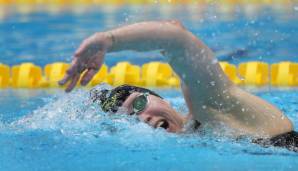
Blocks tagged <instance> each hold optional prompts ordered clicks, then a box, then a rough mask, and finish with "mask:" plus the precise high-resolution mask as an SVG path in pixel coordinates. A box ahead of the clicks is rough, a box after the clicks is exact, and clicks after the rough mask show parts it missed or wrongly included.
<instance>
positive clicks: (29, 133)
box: [0, 6, 298, 170]
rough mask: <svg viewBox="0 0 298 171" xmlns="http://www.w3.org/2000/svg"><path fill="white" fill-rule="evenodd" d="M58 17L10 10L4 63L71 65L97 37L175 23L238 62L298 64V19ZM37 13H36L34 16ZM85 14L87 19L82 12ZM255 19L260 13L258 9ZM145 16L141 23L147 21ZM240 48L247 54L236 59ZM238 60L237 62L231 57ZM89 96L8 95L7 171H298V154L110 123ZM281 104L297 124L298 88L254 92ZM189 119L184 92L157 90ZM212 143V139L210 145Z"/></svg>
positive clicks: (209, 11)
mask: <svg viewBox="0 0 298 171" xmlns="http://www.w3.org/2000/svg"><path fill="white" fill-rule="evenodd" d="M85 8H86V9H81V8H80V10H73V9H56V10H49V11H47V12H42V11H39V10H37V9H35V10H36V11H35V12H30V13H28V12H26V14H23V13H21V12H20V11H19V12H16V7H11V8H6V10H7V11H6V13H5V15H4V18H3V17H2V20H1V22H0V34H1V37H0V47H1V57H0V62H2V63H5V64H9V65H15V64H19V63H20V62H25V61H30V62H34V63H36V64H38V65H41V66H43V65H45V64H48V63H51V62H56V61H69V60H70V56H71V54H72V53H73V51H74V50H75V48H76V47H77V46H78V44H79V43H80V41H81V40H82V39H83V38H84V37H86V36H88V35H90V34H92V33H93V32H95V31H98V30H103V29H107V28H111V27H115V26H117V25H118V24H125V23H131V22H135V21H140V20H148V19H163V18H176V19H180V20H182V21H183V23H184V24H185V25H186V27H187V28H189V29H190V30H191V31H193V32H194V33H195V34H197V35H200V37H202V39H203V40H204V41H206V42H207V44H208V45H209V46H211V47H212V48H213V49H215V50H216V51H217V55H218V56H219V58H220V59H224V60H227V61H229V62H231V63H239V62H244V61H251V60H262V61H265V62H268V63H273V62H277V61H280V60H291V61H296V62H297V50H296V47H297V44H298V40H297V39H295V37H297V34H298V33H297V31H296V30H297V29H298V24H297V23H298V22H297V20H298V16H297V13H298V12H297V10H296V8H293V7H284V8H285V9H284V8H283V7H280V8H277V9H273V8H271V7H264V8H257V7H256V9H254V10H253V11H252V12H247V9H246V10H244V9H242V8H233V10H234V12H232V13H228V12H225V13H222V12H220V11H219V10H218V9H217V8H216V7H214V6H210V7H205V8H203V7H193V6H162V7H156V6H148V7H146V8H144V7H138V6H134V7H129V6H128V7H117V8H115V7H110V8H111V9H109V10H107V9H105V8H99V7H96V8H90V7H85ZM31 10H34V9H31ZM82 10H83V11H82ZM250 10H251V9H250ZM141 14H142V15H141ZM235 49H238V50H239V49H240V51H239V52H238V53H234V52H235ZM231 53H234V54H235V55H234V56H233V57H231V56H229V55H228V54H231ZM106 59H107V64H108V65H113V64H115V63H116V62H118V61H122V60H130V61H132V63H136V64H142V63H145V62H148V61H151V60H158V59H161V57H160V56H159V55H158V54H157V53H154V52H153V53H148V54H139V53H132V52H122V53H120V54H119V53H118V54H110V55H109V56H108V57H107V58H106ZM87 91H88V90H87V89H81V90H77V91H75V92H73V93H70V94H64V93H63V91H62V90H60V89H39V90H23V89H3V90H0V94H1V96H0V146H1V148H0V170H123V169H126V170H297V168H298V166H297V164H298V159H297V153H294V152H290V151H287V150H285V149H280V148H262V147H260V146H258V145H255V144H251V143H249V142H248V141H245V140H243V141H237V142H235V141H232V140H229V139H226V138H223V137H220V136H216V133H207V134H204V135H202V134H200V133H194V134H184V135H175V134H170V133H166V132H164V131H163V130H159V129H157V130H154V129H152V128H150V127H149V126H147V125H146V124H144V123H139V122H136V120H135V118H129V117H126V116H107V115H104V114H102V113H100V111H99V107H98V106H96V105H93V104H91V103H90V101H89V100H88V93H87ZM248 91H250V92H253V93H254V94H256V95H258V96H260V97H262V98H264V99H266V100H268V101H270V102H271V103H273V104H275V105H277V106H278V107H279V108H280V109H281V110H282V111H283V112H285V113H286V115H287V116H288V117H289V118H290V119H291V120H292V121H293V122H294V126H295V129H296V130H297V129H298V128H297V124H298V117H297V116H298V115H297V114H298V103H297V97H298V91H297V89H293V88H291V89H286V88H284V89H274V88H271V87H263V88H262V89H254V88H251V89H248ZM157 92H158V93H160V94H161V95H162V96H163V97H165V98H166V100H168V101H170V103H171V104H172V105H173V106H174V107H175V108H176V109H178V110H179V111H182V112H187V109H186V107H185V103H184V100H183V98H182V95H181V92H180V91H178V90H174V89H172V90H157ZM210 134H212V136H210Z"/></svg>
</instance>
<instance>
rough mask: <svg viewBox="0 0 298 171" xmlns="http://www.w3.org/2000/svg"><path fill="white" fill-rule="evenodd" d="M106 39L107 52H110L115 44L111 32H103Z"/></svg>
mask: <svg viewBox="0 0 298 171" xmlns="http://www.w3.org/2000/svg"><path fill="white" fill-rule="evenodd" d="M105 34H106V37H107V40H106V41H107V51H108V52H111V51H112V49H113V47H114V45H115V43H116V38H115V36H114V34H113V33H112V32H111V31H107V32H105Z"/></svg>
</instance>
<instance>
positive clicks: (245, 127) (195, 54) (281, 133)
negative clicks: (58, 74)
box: [59, 21, 298, 151]
mask: <svg viewBox="0 0 298 171" xmlns="http://www.w3.org/2000/svg"><path fill="white" fill-rule="evenodd" d="M123 50H132V51H140V52H146V51H153V50H160V51H161V53H162V55H163V56H164V57H165V58H166V59H167V61H168V63H169V64H170V65H171V66H172V68H173V69H174V71H175V72H176V73H177V74H178V75H179V77H180V78H181V80H182V85H181V88H182V92H183V94H184V99H185V101H186V104H187V107H188V111H189V114H188V115H187V116H184V115H182V114H180V113H179V112H177V111H175V110H174V109H173V108H172V107H171V106H170V105H169V103H168V102H166V101H165V100H164V99H163V98H162V97H161V96H159V95H158V94H156V93H155V92H153V91H151V90H148V89H145V88H140V87H135V86H129V85H123V86H119V87H116V88H115V89H112V90H102V91H96V90H94V91H93V92H91V94H92V95H91V96H92V99H93V101H94V102H98V103H99V104H100V106H101V108H102V110H103V111H105V112H112V113H115V112H117V110H118V109H119V107H123V108H126V109H127V114H130V115H137V117H138V118H139V119H140V120H141V121H144V122H145V123H147V124H149V125H150V126H152V127H154V128H158V127H161V128H164V129H165V130H167V131H168V132H173V133H180V132H183V128H184V126H185V125H186V124H187V123H189V122H190V121H195V123H197V124H194V125H195V126H196V127H199V128H198V129H200V128H204V125H208V126H209V127H212V129H214V131H216V132H222V134H223V136H231V135H230V133H226V132H224V131H222V130H221V129H222V127H223V126H225V127H227V128H229V129H230V130H232V131H231V132H232V136H233V137H236V138H237V137H241V136H247V137H251V138H252V139H253V142H255V143H259V144H262V145H273V146H282V147H286V148H288V149H291V150H295V151H298V133H296V132H295V131H293V125H292V123H291V121H290V120H289V119H288V118H287V117H286V116H285V115H284V114H283V113H282V112H281V111H280V110H279V109H278V108H276V107H275V106H273V105H272V104H270V103H268V102H266V101H264V100H262V99H261V98H259V97H257V96H254V95H252V94H250V93H248V92H246V91H244V90H242V89H240V88H239V87H237V86H236V85H235V84H233V83H232V82H231V81H230V80H229V79H228V78H227V77H226V75H225V74H224V72H223V71H222V69H221V68H220V65H219V64H218V62H217V59H216V58H215V57H214V54H213V52H212V51H211V50H210V49H209V48H208V47H207V46H206V45H205V44H204V43H203V42H202V41H201V40H199V39H198V38H197V37H196V36H195V35H193V34H192V33H191V32H189V31H188V30H187V29H186V28H185V27H184V26H183V25H182V24H181V23H180V22H179V21H150V22H141V23H136V24H131V25H127V26H123V27H120V28H116V29H112V30H109V31H106V32H98V33H95V34H94V35H92V36H91V37H89V38H87V39H86V40H84V41H83V43H82V44H81V45H80V47H79V48H78V49H77V51H76V52H75V54H74V57H73V61H72V64H71V67H70V68H69V70H68V71H67V74H66V76H65V77H64V78H63V79H62V80H61V81H60V82H59V84H60V85H65V84H67V83H68V85H67V88H66V91H67V92H69V91H71V90H72V89H73V88H74V87H75V85H76V84H77V82H78V81H79V78H80V76H81V75H82V74H83V75H82V79H81V81H80V83H81V85H83V86H84V85H87V84H88V82H89V81H90V80H91V79H92V77H93V76H94V75H95V74H96V73H97V72H98V70H99V69H100V67H101V66H102V64H103V62H104V56H105V54H106V53H110V52H119V51H123Z"/></svg>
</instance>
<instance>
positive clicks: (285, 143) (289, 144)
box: [253, 131, 298, 152]
mask: <svg viewBox="0 0 298 171" xmlns="http://www.w3.org/2000/svg"><path fill="white" fill-rule="evenodd" d="M253 143H257V144H260V145H262V146H264V147H269V146H275V147H283V148H287V149H288V150H291V151H295V152H298V132H296V131H291V132H288V133H284V134H281V135H277V136H275V137H273V138H270V139H256V140H253Z"/></svg>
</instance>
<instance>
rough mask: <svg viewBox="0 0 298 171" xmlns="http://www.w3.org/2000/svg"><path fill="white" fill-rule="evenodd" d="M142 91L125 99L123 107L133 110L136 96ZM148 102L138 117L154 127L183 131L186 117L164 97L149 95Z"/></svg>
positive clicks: (129, 110)
mask: <svg viewBox="0 0 298 171" xmlns="http://www.w3.org/2000/svg"><path fill="white" fill-rule="evenodd" d="M139 95H140V93H138V92H135V93H132V94H131V95H130V96H128V98H127V99H126V100H125V101H124V103H123V105H122V107H125V108H126V109H127V110H128V111H127V112H128V113H132V112H133V106H132V103H133V101H134V99H135V98H137V97H138V96H139ZM147 98H148V103H147V105H146V108H145V109H144V110H143V111H141V112H140V113H138V114H137V117H138V118H139V119H140V120H141V121H143V122H145V123H147V124H149V125H150V126H152V127H153V128H159V127H160V128H164V129H165V130H167V131H168V132H175V133H178V132H181V131H182V128H183V124H184V121H185V118H184V117H183V116H182V115H181V114H179V113H177V112H176V111H175V110H174V109H173V108H172V107H171V106H170V104H169V103H168V102H166V101H164V100H163V99H161V98H159V97H156V96H153V95H148V97H147Z"/></svg>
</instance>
